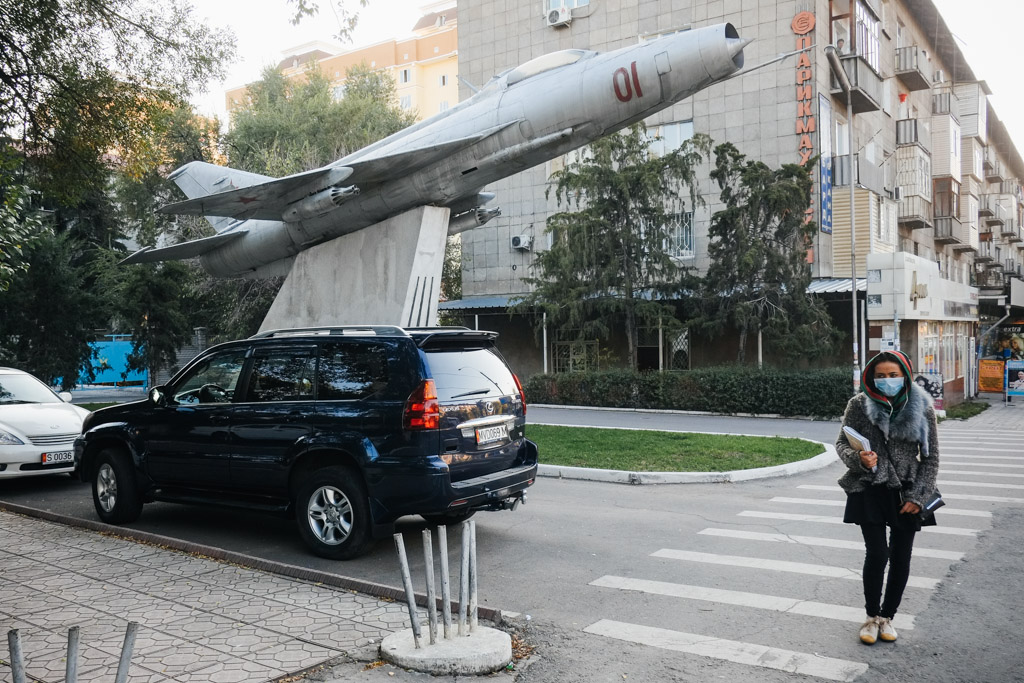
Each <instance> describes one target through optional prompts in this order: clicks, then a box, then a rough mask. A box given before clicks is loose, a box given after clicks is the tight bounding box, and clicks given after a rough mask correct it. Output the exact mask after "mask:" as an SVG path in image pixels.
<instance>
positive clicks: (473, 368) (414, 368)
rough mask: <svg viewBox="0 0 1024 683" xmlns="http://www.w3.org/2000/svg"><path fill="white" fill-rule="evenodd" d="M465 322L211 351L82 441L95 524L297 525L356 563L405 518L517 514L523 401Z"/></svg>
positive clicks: (266, 337) (527, 467) (292, 333)
mask: <svg viewBox="0 0 1024 683" xmlns="http://www.w3.org/2000/svg"><path fill="white" fill-rule="evenodd" d="M496 338H497V334H496V333H493V332H481V331H475V330H469V329H466V328H422V329H402V328H398V327H382V326H374V327H335V328H323V329H301V330H277V331H273V332H267V333H263V334H259V335H256V336H255V337H252V338H249V339H245V340H241V341H234V342H228V343H226V344H220V345H218V346H215V347H212V348H210V349H208V350H207V351H205V352H204V353H202V354H201V355H200V356H198V357H197V358H195V359H194V360H193V361H192V362H190V363H189V364H188V365H187V366H186V367H185V368H183V369H182V370H181V372H179V373H178V374H177V375H175V376H174V378H173V379H171V381H170V382H168V383H167V384H166V385H165V386H160V387H155V388H153V389H151V390H150V392H149V398H148V399H147V400H145V401H139V402H135V403H128V404H123V405H119V406H111V407H109V408H104V409H102V410H98V411H96V412H95V413H93V414H92V415H90V416H89V417H88V418H86V420H85V423H84V425H83V428H82V435H81V437H79V439H78V440H77V441H76V442H75V458H76V463H77V466H78V472H79V473H80V476H81V477H82V479H83V481H89V482H91V483H92V491H93V502H94V504H95V507H96V512H97V514H98V515H99V517H100V519H102V520H103V521H105V522H108V523H112V524H118V523H126V522H131V521H134V520H135V519H137V518H138V517H139V515H140V513H141V511H142V505H143V503H145V502H149V501H154V500H161V501H173V502H181V503H205V504H213V505H228V506H234V507H243V508H248V509H255V510H264V511H280V512H290V513H292V514H294V515H295V517H296V519H297V520H298V524H299V532H300V534H301V535H302V538H303V540H304V541H305V542H306V544H307V545H308V546H309V547H310V548H311V549H312V551H313V552H314V553H316V554H317V555H320V556H322V557H328V558H333V559H348V558H352V557H355V556H356V555H358V554H359V553H361V552H363V551H364V550H365V549H366V548H367V547H368V545H369V544H370V542H371V540H372V539H373V538H378V537H382V536H387V535H389V534H390V533H392V530H393V526H394V522H395V520H397V519H398V518H399V517H401V516H403V515H410V514H415V515H420V516H422V517H424V518H425V519H426V520H427V521H428V522H431V523H435V524H447V523H453V522H459V521H462V520H464V519H467V518H468V517H470V516H471V515H472V514H473V513H474V512H476V511H477V510H502V509H515V507H516V505H517V504H518V503H520V502H521V501H522V500H524V499H525V491H526V488H527V487H529V486H531V485H532V484H533V482H534V478H535V477H536V474H537V447H536V446H535V445H534V444H533V443H532V442H530V441H528V440H527V439H526V438H525V436H524V429H525V423H526V401H525V399H524V397H523V391H522V387H521V385H520V383H519V380H518V378H517V377H516V376H515V375H514V374H513V373H512V372H511V370H509V367H508V365H507V364H506V363H505V361H504V360H503V359H502V357H501V356H500V355H499V354H498V352H497V351H496V349H495V348H494V340H495V339H496Z"/></svg>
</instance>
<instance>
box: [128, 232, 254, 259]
mask: <svg viewBox="0 0 1024 683" xmlns="http://www.w3.org/2000/svg"><path fill="white" fill-rule="evenodd" d="M247 232H249V231H248V230H246V229H244V228H243V229H239V230H232V231H231V232H222V233H220V234H219V235H213V236H212V237H203V238H202V239H198V240H192V241H191V242H182V243H181V244H172V245H171V246H169V247H160V248H159V249H155V248H153V247H145V248H144V249H140V250H138V251H137V252H135V253H134V254H132V255H131V256H129V257H128V258H126V259H124V260H123V261H121V263H120V264H118V265H126V264H130V263H153V262H155V261H171V260H175V259H186V258H193V257H196V256H200V255H202V254H205V253H206V252H208V251H210V250H211V249H213V248H215V247H219V246H220V245H222V244H226V243H227V242H231V241H232V240H235V239H238V238H239V237H241V236H242V235H244V234H245V233H247Z"/></svg>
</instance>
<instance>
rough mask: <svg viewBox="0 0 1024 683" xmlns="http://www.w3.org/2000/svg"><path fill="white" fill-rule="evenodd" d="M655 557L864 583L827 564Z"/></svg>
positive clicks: (670, 552)
mask: <svg viewBox="0 0 1024 683" xmlns="http://www.w3.org/2000/svg"><path fill="white" fill-rule="evenodd" d="M651 557H660V558H664V559H668V560H682V561H684V562H699V563H701V564H714V565H719V566H725V567H743V568H745V569H760V570H767V571H775V572H786V573H789V574H805V575H807V576H820V577H824V578H830V579H847V580H849V581H860V580H861V573H860V572H859V571H857V570H856V569H850V568H848V567H835V566H832V565H827V564H810V563H807V562H790V561H788V560H769V559H766V558H761V557H743V556H740V555H718V554H715V553H698V552H694V551H691V550H674V549H672V548H662V549H661V550H656V551H655V552H653V553H651ZM939 582H940V580H939V579H931V578H926V577H923V576H911V577H910V578H909V579H908V580H907V586H909V587H912V588H924V589H926V590H935V588H937V587H938V585H939Z"/></svg>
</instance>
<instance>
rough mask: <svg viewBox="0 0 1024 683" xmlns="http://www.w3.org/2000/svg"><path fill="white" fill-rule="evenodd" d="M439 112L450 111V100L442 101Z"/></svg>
mask: <svg viewBox="0 0 1024 683" xmlns="http://www.w3.org/2000/svg"><path fill="white" fill-rule="evenodd" d="M437 110H438V111H448V100H442V101H441V104H440V106H439V107H438V108H437Z"/></svg>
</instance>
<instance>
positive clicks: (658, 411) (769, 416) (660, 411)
mask: <svg viewBox="0 0 1024 683" xmlns="http://www.w3.org/2000/svg"><path fill="white" fill-rule="evenodd" d="M530 407H531V408H560V409H563V410H601V411H608V412H618V413H653V414H655V415H694V416H700V417H755V418H759V419H764V420H804V421H807V422H839V421H840V416H837V417H810V416H807V415H780V414H778V413H714V412H711V411H709V410H669V409H667V408H615V407H613V406H577V405H560V404H557V403H531V404H530Z"/></svg>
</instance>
